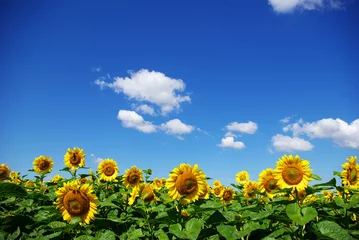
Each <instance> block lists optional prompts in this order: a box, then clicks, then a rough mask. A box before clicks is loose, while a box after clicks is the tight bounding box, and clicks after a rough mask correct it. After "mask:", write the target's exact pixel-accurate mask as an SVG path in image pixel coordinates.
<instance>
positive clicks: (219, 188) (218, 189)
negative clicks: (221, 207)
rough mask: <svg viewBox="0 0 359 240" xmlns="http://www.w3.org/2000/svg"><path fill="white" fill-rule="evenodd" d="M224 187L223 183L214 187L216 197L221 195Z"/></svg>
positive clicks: (213, 191)
mask: <svg viewBox="0 0 359 240" xmlns="http://www.w3.org/2000/svg"><path fill="white" fill-rule="evenodd" d="M223 189H224V186H223V185H219V186H218V187H214V188H213V189H212V193H213V194H214V196H216V197H221V192H222V190H223Z"/></svg>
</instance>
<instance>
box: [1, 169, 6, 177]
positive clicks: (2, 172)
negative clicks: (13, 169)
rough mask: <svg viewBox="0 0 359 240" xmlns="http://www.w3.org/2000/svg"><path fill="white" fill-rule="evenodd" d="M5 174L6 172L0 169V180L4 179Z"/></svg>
mask: <svg viewBox="0 0 359 240" xmlns="http://www.w3.org/2000/svg"><path fill="white" fill-rule="evenodd" d="M6 174H7V171H6V170H4V169H2V168H0V178H5V177H6Z"/></svg>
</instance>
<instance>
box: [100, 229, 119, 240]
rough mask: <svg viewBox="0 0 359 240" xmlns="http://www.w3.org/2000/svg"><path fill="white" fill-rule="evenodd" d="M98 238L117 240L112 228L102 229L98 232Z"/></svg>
mask: <svg viewBox="0 0 359 240" xmlns="http://www.w3.org/2000/svg"><path fill="white" fill-rule="evenodd" d="M95 238H96V239H97V240H116V234H115V233H114V232H112V231H110V230H102V231H99V232H97V233H96V236H95Z"/></svg>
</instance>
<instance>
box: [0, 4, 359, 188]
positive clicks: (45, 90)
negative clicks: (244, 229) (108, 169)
mask: <svg viewBox="0 0 359 240" xmlns="http://www.w3.org/2000/svg"><path fill="white" fill-rule="evenodd" d="M358 7H359V3H358V2H357V1H346V2H343V1H335V0H332V1H327V0H322V1H321V0H305V1H297V0H286V1H284V0H283V1H278V0H269V1H268V0H260V1H222V2H219V1H212V2H211V1H203V2H196V3H193V1H187V2H186V1H181V3H176V4H175V3H169V2H168V1H146V3H144V2H141V1H107V2H106V3H105V4H100V3H98V2H95V1H77V2H76V3H75V2H73V1H61V3H60V2H55V1H36V2H34V1H31V2H29V1H28V2H21V3H20V2H14V1H2V2H1V8H0V27H1V32H2V37H1V38H0V52H1V56H0V66H1V67H0V68H1V71H0V79H1V90H0V98H1V105H0V112H1V113H2V114H1V118H0V126H1V127H0V131H1V135H0V162H1V163H5V164H8V165H9V166H10V168H11V169H13V170H15V171H21V172H22V173H25V172H26V171H27V169H30V168H32V161H33V159H34V158H36V157H38V156H39V155H47V156H51V157H52V158H53V160H54V161H55V171H54V173H53V174H55V173H57V170H58V169H61V168H63V167H64V165H63V156H64V154H65V152H66V150H67V148H69V147H70V148H72V147H75V146H78V147H80V148H84V149H85V152H86V154H87V157H86V165H87V166H89V167H92V168H93V169H96V166H97V163H96V162H97V161H98V160H100V159H101V158H113V159H115V160H116V161H117V162H118V164H119V168H120V174H123V173H124V170H125V169H127V168H129V167H131V166H132V165H136V166H138V167H140V168H142V169H147V168H151V169H152V170H153V173H154V177H167V176H168V173H169V171H171V170H172V169H173V168H174V167H176V166H177V165H179V164H180V163H182V162H185V163H191V164H194V163H198V164H199V166H200V168H202V169H203V171H204V172H205V173H206V174H207V175H208V176H209V177H211V178H214V179H220V180H221V181H222V182H224V183H225V184H229V183H232V182H234V181H235V174H236V173H237V172H239V171H242V170H247V171H248V172H249V174H250V175H251V179H252V180H257V177H258V174H259V173H260V172H261V170H263V169H264V168H268V167H273V168H274V167H275V163H276V161H277V159H278V158H279V157H281V156H282V155H283V154H289V153H292V154H298V155H300V156H301V157H302V158H304V159H307V160H309V161H310V162H311V167H312V168H313V171H314V172H315V173H316V174H318V175H320V176H321V177H322V178H323V180H329V179H330V178H331V177H332V172H333V170H340V169H341V164H342V163H343V162H344V161H345V159H346V157H348V156H351V155H358V150H359V108H358V102H359V101H358V100H359V98H358V79H359V68H358V67H357V66H358V61H359V46H358V42H359V31H358V28H357V26H356V25H357V24H356V23H357V22H358V16H359V8H358ZM281 120H282V121H281Z"/></svg>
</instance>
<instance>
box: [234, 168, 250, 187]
mask: <svg viewBox="0 0 359 240" xmlns="http://www.w3.org/2000/svg"><path fill="white" fill-rule="evenodd" d="M248 180H249V174H248V172H247V171H242V172H239V173H237V174H236V181H237V183H239V184H242V185H244V184H245V183H246V182H247V181H248Z"/></svg>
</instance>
